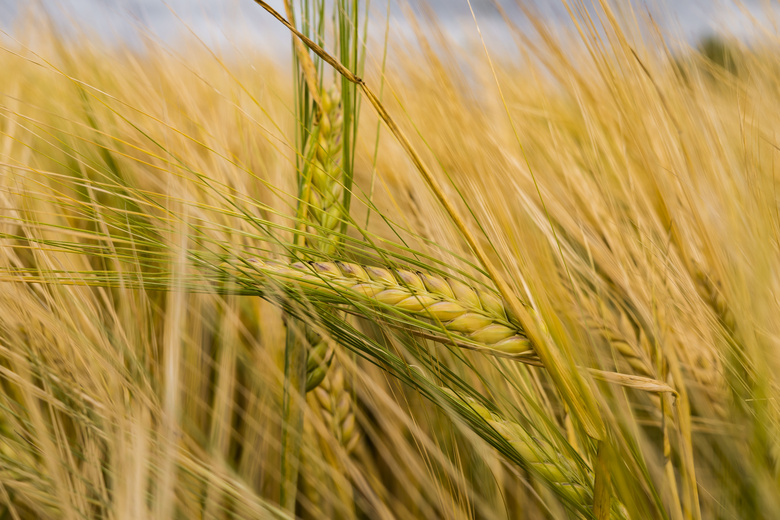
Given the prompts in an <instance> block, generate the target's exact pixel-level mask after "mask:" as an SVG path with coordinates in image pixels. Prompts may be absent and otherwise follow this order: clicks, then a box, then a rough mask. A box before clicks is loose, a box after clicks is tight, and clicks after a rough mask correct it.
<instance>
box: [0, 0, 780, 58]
mask: <svg viewBox="0 0 780 520" xmlns="http://www.w3.org/2000/svg"><path fill="white" fill-rule="evenodd" d="M428 1H429V4H430V5H431V6H432V8H433V10H434V11H435V12H436V14H437V16H438V17H439V19H440V20H441V21H442V23H443V24H444V26H445V28H446V30H447V31H448V32H449V33H450V34H452V35H453V36H454V37H455V38H456V40H460V41H465V40H469V39H473V38H475V36H476V31H475V26H474V22H473V20H472V18H471V15H470V12H469V6H468V3H467V0H428ZM524 1H525V2H526V3H528V2H529V0H524ZM572 1H573V0H572ZM391 2H392V3H393V6H394V9H393V12H394V15H393V20H394V23H393V31H394V32H395V33H399V34H402V33H404V32H405V31H406V30H407V29H408V26H407V25H406V24H405V22H404V21H403V18H402V16H401V15H400V12H401V11H400V9H398V5H399V0H391ZM585 2H586V3H587V2H588V0H585ZM625 2H626V0H623V5H626V3H625ZM35 3H38V4H40V5H45V6H46V9H47V10H48V11H49V12H50V13H51V14H52V16H53V17H54V18H55V19H56V21H57V23H58V25H60V26H61V27H73V26H74V25H79V24H80V25H82V26H85V27H88V28H90V29H91V30H94V31H95V32H96V33H97V34H98V35H99V36H100V37H102V38H104V39H105V40H106V41H108V42H123V41H124V42H126V41H132V40H133V38H135V35H136V33H137V31H138V30H140V31H141V32H142V33H145V34H148V35H150V36H152V37H154V38H158V39H161V40H162V41H164V42H166V43H174V42H176V41H177V40H178V39H179V38H180V35H181V34H182V33H186V32H187V31H190V30H191V31H193V32H195V33H196V34H197V35H198V36H199V37H201V38H203V39H204V40H205V41H206V42H207V43H208V44H209V45H213V46H223V45H228V46H229V45H231V44H232V43H246V42H247V41H248V42H252V43H254V44H256V45H258V46H261V47H268V48H269V50H271V51H272V52H283V51H282V48H280V47H279V46H280V45H281V46H282V47H283V48H284V49H287V48H288V47H289V46H288V43H287V42H288V40H287V38H286V35H285V33H284V31H283V30H282V29H281V27H279V25H278V24H277V23H275V22H274V21H272V20H271V19H270V17H269V16H267V15H266V14H265V13H263V12H262V9H261V8H260V7H258V6H257V5H255V4H254V2H253V1H252V0H221V1H219V0H166V1H163V0H37V2H30V1H29V0H0V28H2V29H3V30H5V31H13V29H12V28H13V27H14V22H13V21H12V20H15V19H18V17H19V16H20V14H21V13H22V12H23V11H24V8H25V7H24V6H27V5H31V4H35ZM269 3H270V4H272V5H273V6H274V7H277V8H278V9H279V10H281V9H282V0H269ZM417 3H418V2H417V1H415V0H411V1H410V2H409V4H410V5H416V4H417ZM471 3H472V5H473V7H474V9H475V11H476V13H477V19H478V20H479V22H480V25H481V26H482V27H483V33H486V34H488V35H489V36H490V37H492V38H493V39H494V40H495V41H496V42H500V41H501V40H502V39H507V40H508V39H509V33H508V32H507V31H506V29H505V28H504V26H503V23H501V21H500V19H499V18H498V16H497V13H496V11H495V9H494V8H493V6H492V4H493V0H471ZM501 3H502V4H504V5H505V6H506V7H507V8H508V10H509V11H510V13H511V14H512V16H513V18H515V19H517V20H518V21H519V23H520V25H521V26H522V16H521V15H520V12H519V10H517V9H516V7H514V4H515V0H501ZM534 3H535V5H536V7H538V8H539V9H540V11H541V12H542V13H544V15H545V17H546V18H547V19H548V20H549V23H551V24H555V23H562V22H563V21H564V20H566V18H567V17H566V15H565V11H564V10H563V7H562V3H561V1H560V0H535V2H534ZM632 3H633V5H634V6H635V8H637V9H639V10H641V11H647V10H650V11H651V12H652V13H653V15H654V17H655V19H656V20H658V21H659V22H661V23H662V25H664V26H665V27H666V28H668V29H670V30H673V31H675V34H678V35H682V36H684V37H685V38H687V39H688V40H695V39H696V38H698V37H701V36H702V35H705V34H708V33H712V32H717V31H719V30H724V29H725V30H727V31H729V32H732V33H735V34H737V35H739V36H740V37H743V38H751V37H754V36H755V35H754V34H752V33H754V32H755V30H754V28H753V25H752V24H750V23H746V19H747V16H746V15H745V14H743V13H742V12H740V10H739V9H737V8H735V7H734V6H733V5H732V2H731V1H729V0H653V1H646V0H632ZM778 4H779V2H778V1H777V0H743V5H744V13H749V15H753V16H756V17H757V18H758V19H759V20H760V21H761V22H762V23H764V25H765V26H766V28H767V31H769V33H771V34H775V35H776V34H777V30H776V29H775V27H774V26H773V25H772V23H771V21H770V20H769V19H767V17H766V15H765V13H764V12H762V11H761V8H762V6H767V5H770V6H771V9H774V11H775V12H780V9H778ZM371 5H372V10H373V11H374V13H375V19H379V18H380V17H381V16H382V14H383V13H384V12H385V9H386V6H387V0H372V2H371ZM174 13H175V14H174ZM678 29H679V31H678ZM20 36H21V37H22V38H23V35H20Z"/></svg>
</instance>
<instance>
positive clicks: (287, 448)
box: [279, 327, 306, 512]
mask: <svg viewBox="0 0 780 520" xmlns="http://www.w3.org/2000/svg"><path fill="white" fill-rule="evenodd" d="M287 331H288V332H287V341H286V345H285V349H284V397H283V401H282V414H283V422H282V465H281V473H282V474H281V477H282V478H281V481H282V485H281V491H280V496H279V504H280V505H281V507H282V508H283V509H285V510H286V511H292V512H294V511H295V494H296V491H297V487H298V470H299V468H300V453H301V440H302V435H301V433H302V432H303V406H304V400H303V396H304V395H305V389H304V387H305V384H306V347H305V345H304V344H303V342H302V341H301V340H300V339H299V338H297V337H295V334H294V332H292V330H291V327H288V329H287Z"/></svg>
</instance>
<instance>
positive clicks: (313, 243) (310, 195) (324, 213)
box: [301, 87, 346, 258]
mask: <svg viewBox="0 0 780 520" xmlns="http://www.w3.org/2000/svg"><path fill="white" fill-rule="evenodd" d="M320 99H321V100H322V105H321V108H322V111H321V116H320V119H319V122H318V123H317V128H316V129H315V131H314V132H313V135H312V139H310V141H309V145H310V147H311V148H313V150H310V151H309V152H308V153H307V157H309V156H311V157H312V160H311V164H310V165H309V166H308V167H309V174H308V175H306V176H305V177H307V178H308V179H310V181H309V182H308V183H307V185H306V186H304V188H303V190H302V191H303V196H302V200H301V204H302V205H304V206H305V207H304V213H303V215H302V218H303V221H304V222H305V223H306V233H305V235H304V240H303V242H304V245H305V246H306V247H307V248H308V249H310V250H313V251H315V252H316V254H317V256H321V257H323V258H330V257H331V256H333V254H335V253H336V251H337V250H338V249H339V243H340V239H339V238H338V237H339V235H338V232H339V228H340V227H341V222H342V221H343V220H344V218H345V216H346V215H345V214H344V204H343V198H344V170H343V169H342V166H341V161H340V158H341V151H342V144H343V139H342V130H343V123H344V117H343V113H342V109H341V102H340V100H339V99H340V96H339V93H338V91H337V90H336V89H335V87H334V88H331V89H330V90H329V91H322V92H321V93H320Z"/></svg>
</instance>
